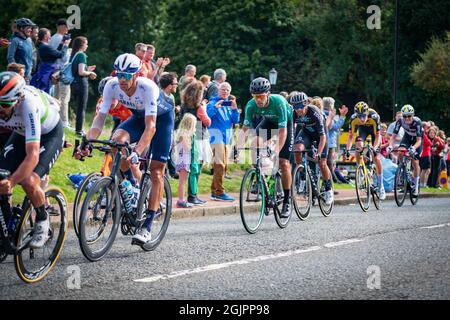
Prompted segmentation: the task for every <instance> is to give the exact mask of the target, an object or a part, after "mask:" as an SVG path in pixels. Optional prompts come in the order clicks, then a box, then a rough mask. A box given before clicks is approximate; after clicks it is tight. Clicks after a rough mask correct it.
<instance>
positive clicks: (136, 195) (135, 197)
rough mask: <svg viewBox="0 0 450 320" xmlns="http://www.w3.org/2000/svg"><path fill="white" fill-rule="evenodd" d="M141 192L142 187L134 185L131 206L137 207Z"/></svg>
mask: <svg viewBox="0 0 450 320" xmlns="http://www.w3.org/2000/svg"><path fill="white" fill-rule="evenodd" d="M140 194H141V189H139V187H137V186H136V187H133V199H132V201H131V207H132V208H134V209H136V208H137V206H138V201H139V195H140Z"/></svg>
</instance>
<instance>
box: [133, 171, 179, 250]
mask: <svg viewBox="0 0 450 320" xmlns="http://www.w3.org/2000/svg"><path fill="white" fill-rule="evenodd" d="M142 185H143V187H142V190H141V194H140V196H139V202H138V207H137V210H138V211H137V212H138V217H139V216H140V215H139V213H141V214H145V212H146V211H147V206H148V201H147V199H148V198H149V195H150V191H151V180H150V176H148V175H145V177H144V180H143V184H142ZM171 216H172V190H171V188H170V184H169V180H167V178H166V177H165V176H164V190H163V197H162V200H161V202H160V206H159V210H158V212H157V213H156V215H155V217H154V218H153V223H152V229H151V231H152V239H151V240H150V241H149V242H147V243H146V244H144V245H142V246H141V248H142V249H143V250H144V251H152V250H155V249H156V248H157V247H158V246H159V244H160V243H161V241H162V240H163V239H164V236H165V235H166V232H167V229H168V228H169V223H170V217H171Z"/></svg>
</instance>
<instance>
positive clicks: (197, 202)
mask: <svg viewBox="0 0 450 320" xmlns="http://www.w3.org/2000/svg"><path fill="white" fill-rule="evenodd" d="M187 202H189V203H190V204H192V205H194V206H203V205H204V204H205V203H206V201H203V200H200V199H199V198H198V197H195V198H194V197H192V198H188V201H187Z"/></svg>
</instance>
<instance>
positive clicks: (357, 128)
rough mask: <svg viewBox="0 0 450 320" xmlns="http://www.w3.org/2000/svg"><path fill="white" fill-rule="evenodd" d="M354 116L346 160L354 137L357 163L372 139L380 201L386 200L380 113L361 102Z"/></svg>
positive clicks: (356, 107)
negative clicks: (381, 153) (381, 152)
mask: <svg viewBox="0 0 450 320" xmlns="http://www.w3.org/2000/svg"><path fill="white" fill-rule="evenodd" d="M354 111H355V112H354V114H353V115H352V116H351V117H350V124H349V130H348V139H347V145H346V149H345V150H344V158H345V159H347V158H349V156H350V153H349V150H350V149H351V147H352V144H353V137H354V135H356V134H357V137H356V142H355V146H356V150H355V156H356V162H357V163H358V162H359V161H360V157H361V150H362V149H363V147H364V142H366V140H367V138H368V137H369V136H370V137H371V140H370V141H371V143H372V146H373V149H374V163H375V169H376V172H377V176H378V188H379V190H380V199H381V200H384V199H386V191H385V190H384V185H383V167H382V164H381V155H380V146H381V141H382V139H381V133H380V129H381V123H380V116H379V115H378V113H377V112H376V111H375V110H373V109H372V108H369V105H368V104H367V103H365V102H364V101H360V102H358V103H357V104H356V105H355V109H354Z"/></svg>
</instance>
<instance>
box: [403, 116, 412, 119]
mask: <svg viewBox="0 0 450 320" xmlns="http://www.w3.org/2000/svg"><path fill="white" fill-rule="evenodd" d="M409 118H412V116H403V119H409Z"/></svg>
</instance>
